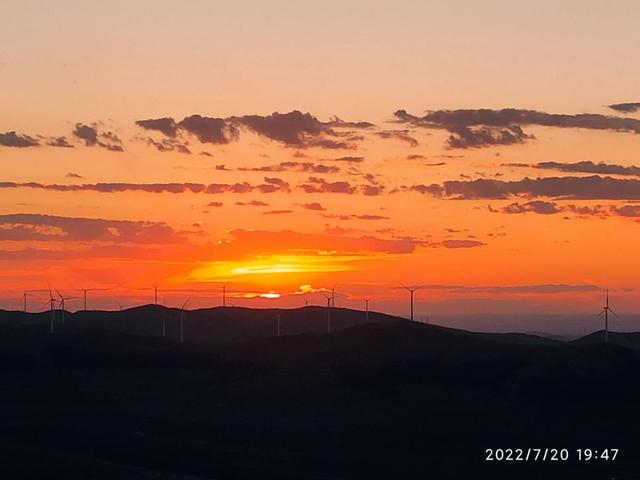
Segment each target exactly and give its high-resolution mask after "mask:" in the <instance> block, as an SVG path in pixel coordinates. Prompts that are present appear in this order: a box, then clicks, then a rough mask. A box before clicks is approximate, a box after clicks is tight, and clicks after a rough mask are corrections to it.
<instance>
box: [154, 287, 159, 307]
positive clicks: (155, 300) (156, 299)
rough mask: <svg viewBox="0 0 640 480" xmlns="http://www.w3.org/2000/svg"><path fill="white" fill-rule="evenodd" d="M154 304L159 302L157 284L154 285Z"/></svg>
mask: <svg viewBox="0 0 640 480" xmlns="http://www.w3.org/2000/svg"><path fill="white" fill-rule="evenodd" d="M153 304H154V305H157V304H158V286H157V285H154V286H153Z"/></svg>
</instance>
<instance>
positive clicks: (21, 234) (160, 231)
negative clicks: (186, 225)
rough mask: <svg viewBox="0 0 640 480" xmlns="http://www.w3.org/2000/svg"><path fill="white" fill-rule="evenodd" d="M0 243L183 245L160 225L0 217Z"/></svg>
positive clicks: (178, 236) (33, 216) (49, 216)
mask: <svg viewBox="0 0 640 480" xmlns="http://www.w3.org/2000/svg"><path fill="white" fill-rule="evenodd" d="M0 240H11V241H33V240H38V241H46V240H57V241H60V240H63V241H77V242H85V241H101V242H110V243H144V244H153V243H183V242H185V238H184V237H183V236H182V235H180V234H178V233H177V232H175V231H174V230H173V229H172V228H171V227H170V226H169V225H167V224H166V223H163V222H148V221H128V220H104V219H96V218H76V217H59V216H54V215H39V214H26V213H18V214H10V215H0Z"/></svg>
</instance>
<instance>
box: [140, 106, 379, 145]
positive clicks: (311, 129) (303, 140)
mask: <svg viewBox="0 0 640 480" xmlns="http://www.w3.org/2000/svg"><path fill="white" fill-rule="evenodd" d="M136 125H138V126H139V127H141V128H144V129H145V130H155V131H158V132H161V133H162V134H163V135H164V136H165V137H167V138H175V137H176V136H177V135H178V133H179V132H180V131H184V132H187V133H189V134H191V135H195V136H196V137H197V138H198V140H200V142H202V143H211V144H216V145H224V144H227V143H230V142H235V141H237V140H238V138H239V135H240V128H244V129H247V130H249V131H251V132H253V133H256V134H257V135H260V136H263V137H266V138H269V139H271V140H274V141H277V142H280V143H283V144H284V145H286V146H289V147H295V148H302V149H304V148H309V147H320V148H327V149H350V148H354V147H355V143H356V142H358V141H360V140H362V136H360V135H357V134H355V133H354V132H353V131H343V130H342V129H344V128H350V129H369V128H373V127H374V125H373V124H370V123H369V122H346V121H344V120H341V119H339V118H337V117H334V118H332V119H331V121H329V122H321V121H320V120H318V119H317V118H316V117H314V116H312V115H311V114H309V113H302V112H300V111H298V110H293V111H291V112H289V113H278V112H275V113H272V114H271V115H243V116H234V117H228V118H215V117H203V116H201V115H191V116H189V117H186V118H184V119H183V120H181V121H180V122H176V121H175V120H174V119H173V118H171V117H163V118H155V119H153V118H152V119H147V120H138V121H136ZM336 128H339V129H340V130H336Z"/></svg>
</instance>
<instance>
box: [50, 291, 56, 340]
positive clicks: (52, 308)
mask: <svg viewBox="0 0 640 480" xmlns="http://www.w3.org/2000/svg"><path fill="white" fill-rule="evenodd" d="M49 311H50V312H51V314H50V315H49V333H51V334H53V332H54V331H55V323H56V299H55V298H53V293H51V287H49Z"/></svg>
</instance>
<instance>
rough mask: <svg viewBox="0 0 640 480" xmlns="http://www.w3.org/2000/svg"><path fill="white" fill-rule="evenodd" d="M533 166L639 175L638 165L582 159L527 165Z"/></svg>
mask: <svg viewBox="0 0 640 480" xmlns="http://www.w3.org/2000/svg"><path fill="white" fill-rule="evenodd" d="M527 166H531V167H533V168H540V169H545V170H559V171H561V172H582V173H599V174H604V175H607V174H609V175H630V176H636V177H640V167H635V166H629V167H625V166H623V165H615V164H607V163H602V162H600V163H594V162H590V161H582V162H575V163H561V162H540V163H536V164H533V165H527Z"/></svg>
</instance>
